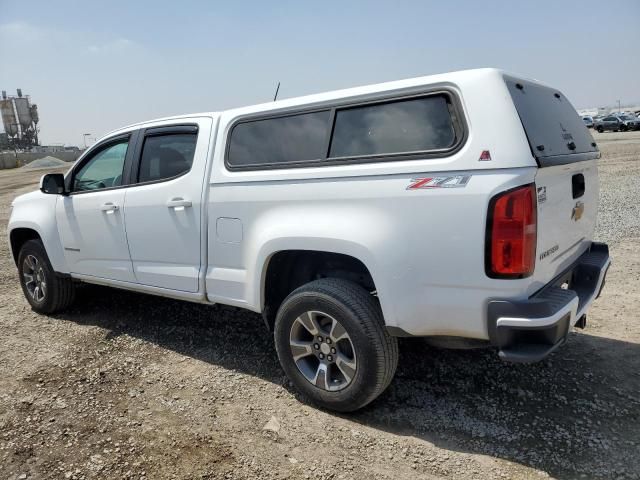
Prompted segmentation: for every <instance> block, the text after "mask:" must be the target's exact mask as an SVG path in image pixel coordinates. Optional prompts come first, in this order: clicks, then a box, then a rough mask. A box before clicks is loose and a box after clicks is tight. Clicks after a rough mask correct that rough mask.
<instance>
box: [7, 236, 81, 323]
mask: <svg viewBox="0 0 640 480" xmlns="http://www.w3.org/2000/svg"><path fill="white" fill-rule="evenodd" d="M30 257H32V258H30ZM33 258H35V260H36V262H35V264H36V265H38V267H39V268H38V271H39V272H41V278H42V279H43V280H44V283H45V285H46V288H45V293H44V295H43V298H36V297H37V296H34V295H33V293H31V292H30V290H29V288H30V287H29V286H28V285H27V283H28V281H27V275H28V273H29V268H30V267H29V261H30V260H31V264H34V262H33ZM18 272H19V274H20V286H22V292H23V293H24V296H25V298H26V299H27V301H28V302H29V305H31V308H32V309H33V310H35V311H36V312H38V313H46V314H51V313H56V312H60V311H62V310H64V309H65V308H67V307H69V306H70V305H71V304H72V303H73V300H74V297H75V286H74V284H73V280H71V279H70V278H65V277H62V276H60V275H58V274H56V272H54V271H53V268H52V267H51V262H49V257H48V256H47V252H46V250H45V249H44V245H43V244H42V242H41V241H40V240H29V241H27V242H25V244H24V245H23V246H22V248H21V249H20V253H19V255H18Z"/></svg>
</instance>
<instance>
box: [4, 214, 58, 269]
mask: <svg viewBox="0 0 640 480" xmlns="http://www.w3.org/2000/svg"><path fill="white" fill-rule="evenodd" d="M36 239H39V240H40V241H42V244H43V246H44V250H45V252H46V253H47V257H49V262H50V263H51V267H52V268H53V270H54V271H55V272H57V273H69V270H68V269H67V262H66V260H65V257H64V251H63V249H62V244H61V243H60V237H59V235H58V229H57V228H56V226H55V224H54V225H53V226H51V228H50V229H49V231H48V230H47V229H43V228H41V226H40V225H38V224H35V223H33V222H26V221H21V222H18V221H12V222H11V225H10V228H9V247H10V249H11V254H12V256H13V260H14V262H15V263H16V265H17V262H18V255H19V254H20V248H22V245H24V243H25V242H27V241H29V240H36Z"/></svg>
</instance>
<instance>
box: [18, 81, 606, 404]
mask: <svg viewBox="0 0 640 480" xmlns="http://www.w3.org/2000/svg"><path fill="white" fill-rule="evenodd" d="M599 155H600V154H599V152H598V149H597V147H596V144H595V143H594V141H593V139H592V137H591V135H590V134H589V132H588V130H587V128H586V127H585V126H584V124H583V122H582V120H581V118H580V117H579V116H578V114H577V113H576V111H575V110H574V108H573V107H572V106H571V104H570V103H569V100H567V98H566V97H565V96H564V95H563V94H562V93H560V92H559V91H557V90H556V89H553V88H550V87H547V86H544V85H542V84H540V83H538V82H537V81H533V80H525V79H521V78H518V77H514V76H512V75H509V74H506V73H504V72H502V71H500V70H495V69H481V70H471V71H463V72H457V73H449V74H443V75H436V76H429V77H422V78H415V79H410V80H402V81H397V82H390V83H384V84H379V85H371V86H365V87H360V88H353V89H348V90H340V91H334V92H329V93H324V94H319V95H311V96H306V97H301V98H293V99H288V100H282V101H276V102H272V103H267V104H262V105H257V106H252V107H246V108H238V109H233V110H227V111H222V112H214V113H204V114H194V115H185V116H180V117H173V118H165V119H161V120H154V121H150V122H144V123H140V124H136V125H131V126H129V127H125V128H122V129H120V130H117V131H114V132H112V133H110V134H108V135H106V136H105V137H104V138H102V139H101V140H99V141H98V142H97V143H96V144H95V145H94V146H93V147H91V148H90V149H89V150H88V151H86V152H85V153H84V155H83V156H82V157H81V158H80V159H79V160H78V161H77V162H76V163H75V165H74V166H73V167H72V168H71V169H70V170H69V172H68V173H67V174H66V175H64V176H63V175H62V174H56V173H52V174H48V175H45V176H44V177H43V179H42V181H41V187H40V190H39V191H36V192H33V193H29V194H26V195H22V196H20V197H18V198H16V199H15V201H14V202H13V210H12V213H11V219H10V222H9V228H8V232H9V242H10V244H11V249H12V252H13V256H14V258H15V262H16V265H17V267H18V270H19V273H20V281H21V283H22V288H23V290H24V294H25V296H26V298H27V300H28V301H29V303H30V304H31V306H32V308H33V309H34V310H35V311H37V312H41V313H45V314H50V313H53V312H56V311H59V310H62V309H64V308H66V307H68V306H69V305H70V304H71V302H72V301H73V298H74V287H75V285H76V283H77V282H88V283H96V284H101V285H108V286H112V287H117V288H124V289H128V290H135V291H138V292H144V293H149V294H154V295H162V296H166V297H171V298H176V299H182V300H187V301H191V302H200V303H206V304H214V303H222V304H227V305H233V306H236V307H241V308H246V309H249V310H252V311H254V312H261V313H262V314H263V316H264V319H265V322H266V324H267V327H268V328H269V329H271V331H273V333H274V338H275V346H276V349H277V352H278V356H279V359H280V362H281V364H282V368H283V369H284V371H285V372H286V374H287V375H288V377H289V378H290V380H291V382H292V383H293V384H294V385H295V386H296V387H297V388H298V389H299V390H300V391H301V392H302V393H303V394H304V395H305V396H306V397H307V398H308V399H310V400H311V401H312V402H314V403H315V404H317V405H320V406H322V407H325V408H329V409H334V410H338V411H350V410H355V409H358V408H360V407H363V406H364V405H366V404H368V403H369V402H371V401H372V400H373V399H375V398H376V397H377V396H378V395H379V394H380V393H381V392H382V391H383V390H384V389H385V388H386V387H387V386H388V385H389V383H390V382H391V379H392V377H393V375H394V371H395V368H396V365H397V359H398V343H397V337H401V336H424V337H431V338H447V339H458V340H459V339H464V340H465V342H469V343H475V344H480V345H487V346H492V347H494V348H496V350H497V352H498V354H499V355H500V357H501V358H502V359H504V360H505V361H513V362H533V361H538V360H541V359H543V358H544V357H545V356H547V355H548V354H549V353H551V352H552V351H553V350H554V349H556V348H557V347H558V346H560V345H562V344H563V343H564V342H565V339H566V337H567V334H568V332H569V330H570V329H571V328H572V327H574V326H578V327H584V326H585V322H586V315H585V314H586V312H587V309H588V308H589V306H590V304H591V302H592V301H593V300H594V299H595V298H596V297H597V296H598V295H599V293H600V290H601V289H602V286H603V285H604V279H605V275H606V272H607V269H608V267H609V263H610V261H609V254H608V248H607V246H606V245H604V244H601V243H594V242H593V241H592V238H593V232H594V226H595V222H596V214H597V210H598V168H597V159H598V158H599Z"/></svg>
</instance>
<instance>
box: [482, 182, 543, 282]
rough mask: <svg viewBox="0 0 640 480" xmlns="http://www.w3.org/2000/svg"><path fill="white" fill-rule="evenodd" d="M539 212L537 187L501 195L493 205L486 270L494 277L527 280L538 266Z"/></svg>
mask: <svg viewBox="0 0 640 480" xmlns="http://www.w3.org/2000/svg"><path fill="white" fill-rule="evenodd" d="M536 237H537V212H536V197H535V186H534V185H533V184H531V185H526V186H524V187H518V188H514V189H513V190H509V191H507V192H503V193H500V194H499V195H496V196H495V197H493V198H492V199H491V202H490V203H489V216H488V222H487V245H486V251H485V256H486V258H485V269H486V272H487V275H488V276H489V277H492V278H523V277H528V276H530V275H531V274H532V273H533V269H534V267H535V263H536Z"/></svg>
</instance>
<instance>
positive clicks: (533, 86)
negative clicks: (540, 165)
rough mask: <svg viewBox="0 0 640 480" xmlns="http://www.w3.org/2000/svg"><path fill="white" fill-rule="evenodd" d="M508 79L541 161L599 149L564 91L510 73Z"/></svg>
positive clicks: (531, 142)
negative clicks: (514, 76) (516, 77)
mask: <svg viewBox="0 0 640 480" xmlns="http://www.w3.org/2000/svg"><path fill="white" fill-rule="evenodd" d="M505 82H506V84H507V87H508V89H509V93H510V94H511V98H512V99H513V103H514V105H515V107H516V110H517V111H518V115H519V116H520V121H521V122H522V126H523V127H524V130H525V132H526V134H527V138H528V139H529V144H530V146H531V151H532V152H533V154H534V155H535V157H536V158H537V159H538V160H539V161H540V160H545V162H544V163H545V164H546V163H551V164H552V163H553V160H554V157H560V156H566V155H572V154H584V153H590V152H597V151H598V149H597V148H596V145H595V143H594V142H593V138H592V137H591V134H590V133H589V130H588V129H587V127H586V125H585V124H584V122H582V121H581V119H580V116H579V115H578V113H577V112H576V110H575V109H574V108H573V105H571V103H570V102H569V100H568V99H567V98H566V97H565V96H564V95H562V93H560V92H558V91H557V90H555V89H552V88H549V87H545V86H543V85H539V84H537V83H532V82H527V81H524V80H520V79H515V78H510V77H505ZM579 159H580V158H579V157H576V161H578V160H579Z"/></svg>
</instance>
